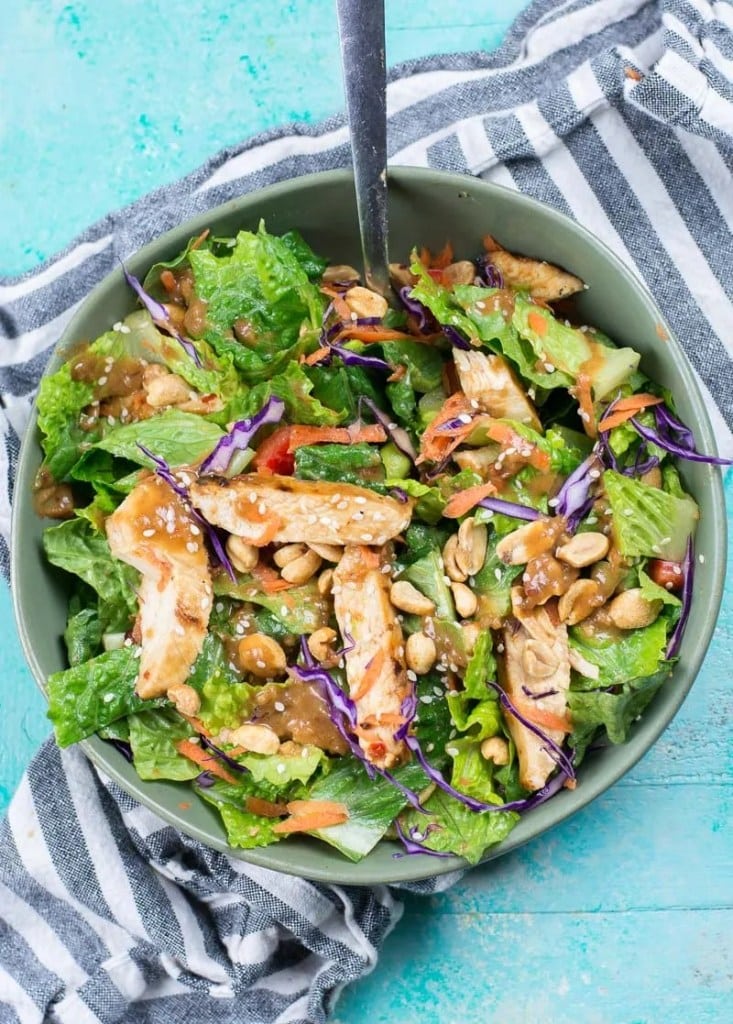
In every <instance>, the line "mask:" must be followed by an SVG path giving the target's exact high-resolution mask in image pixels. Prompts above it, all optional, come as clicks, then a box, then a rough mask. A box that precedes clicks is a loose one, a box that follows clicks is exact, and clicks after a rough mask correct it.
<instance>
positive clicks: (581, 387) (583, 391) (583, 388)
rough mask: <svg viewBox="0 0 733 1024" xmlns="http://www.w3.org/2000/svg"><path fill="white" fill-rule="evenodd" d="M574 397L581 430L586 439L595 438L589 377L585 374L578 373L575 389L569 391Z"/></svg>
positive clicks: (594, 417) (594, 418) (595, 430)
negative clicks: (581, 426) (578, 410)
mask: <svg viewBox="0 0 733 1024" xmlns="http://www.w3.org/2000/svg"><path fill="white" fill-rule="evenodd" d="M570 391H571V394H573V395H574V396H575V400H576V401H577V403H578V407H579V409H580V418H581V420H582V422H583V429H584V430H585V432H586V434H587V435H588V437H596V435H597V433H598V430H597V427H596V416H595V410H594V409H593V395H592V394H591V383H590V377H589V376H588V374H587V373H579V374H578V376H577V379H576V381H575V387H574V388H571V389H570Z"/></svg>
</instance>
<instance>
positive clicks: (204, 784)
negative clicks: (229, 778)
mask: <svg viewBox="0 0 733 1024" xmlns="http://www.w3.org/2000/svg"><path fill="white" fill-rule="evenodd" d="M194 782H195V783H196V785H197V786H200V787H201V789H211V787H212V786H213V785H214V783H215V782H216V779H215V778H214V776H213V775H212V774H211V772H201V774H200V775H197V776H196V778H195V779H194Z"/></svg>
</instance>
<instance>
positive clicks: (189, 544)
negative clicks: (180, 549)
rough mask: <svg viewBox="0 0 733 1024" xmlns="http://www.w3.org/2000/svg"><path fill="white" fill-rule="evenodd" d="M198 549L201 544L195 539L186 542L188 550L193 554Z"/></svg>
mask: <svg viewBox="0 0 733 1024" xmlns="http://www.w3.org/2000/svg"><path fill="white" fill-rule="evenodd" d="M198 549H199V546H198V544H197V543H196V541H195V540H189V541H187V542H186V551H190V553H191V554H193V553H194V552H195V551H198Z"/></svg>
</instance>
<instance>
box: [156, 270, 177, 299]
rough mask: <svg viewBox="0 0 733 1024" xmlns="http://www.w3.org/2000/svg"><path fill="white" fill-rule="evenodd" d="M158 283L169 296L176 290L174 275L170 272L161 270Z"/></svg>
mask: <svg viewBox="0 0 733 1024" xmlns="http://www.w3.org/2000/svg"><path fill="white" fill-rule="evenodd" d="M160 283H161V284H162V285H163V287H164V288H165V290H166V291H167V292H168V294H169V295H172V294H173V293H174V292H175V290H176V284H177V283H178V282H177V281H176V275H175V274H174V273H173V271H172V270H161V272H160Z"/></svg>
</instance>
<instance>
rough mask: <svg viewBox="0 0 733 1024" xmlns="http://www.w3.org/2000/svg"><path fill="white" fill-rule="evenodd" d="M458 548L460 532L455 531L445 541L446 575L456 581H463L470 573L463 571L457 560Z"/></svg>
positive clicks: (444, 562) (444, 561)
mask: <svg viewBox="0 0 733 1024" xmlns="http://www.w3.org/2000/svg"><path fill="white" fill-rule="evenodd" d="M457 550H458V534H456V533H454V534H453V536H452V537H449V538H448V540H447V541H446V542H445V546H444V548H443V565H444V567H445V573H446V576H447V577H448V578H449V579H451V580H453V581H454V582H455V583H463V581H464V580H466V579H467V578H468V573H465V572H462V571H461V569H459V568H458V564H457V562H456V551H457Z"/></svg>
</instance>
